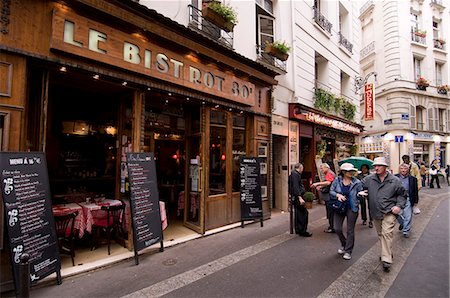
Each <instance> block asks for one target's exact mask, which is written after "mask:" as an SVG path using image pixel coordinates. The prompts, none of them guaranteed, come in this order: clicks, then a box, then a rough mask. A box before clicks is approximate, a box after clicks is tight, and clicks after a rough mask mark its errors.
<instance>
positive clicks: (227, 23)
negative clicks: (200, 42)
mask: <svg viewBox="0 0 450 298" xmlns="http://www.w3.org/2000/svg"><path fill="white" fill-rule="evenodd" d="M202 16H203V18H205V19H206V20H208V21H210V22H211V23H213V24H214V25H216V26H217V27H219V28H220V29H222V30H224V31H226V32H231V31H233V29H234V26H235V25H236V24H237V13H236V11H235V10H234V9H233V8H232V7H231V6H228V5H224V4H222V3H220V2H217V1H212V2H209V3H204V4H203V8H202Z"/></svg>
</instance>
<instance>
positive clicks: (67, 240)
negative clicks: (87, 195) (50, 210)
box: [55, 211, 78, 266]
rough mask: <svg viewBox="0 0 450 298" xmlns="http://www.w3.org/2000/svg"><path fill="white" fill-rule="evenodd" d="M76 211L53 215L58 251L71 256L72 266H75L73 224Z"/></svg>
mask: <svg viewBox="0 0 450 298" xmlns="http://www.w3.org/2000/svg"><path fill="white" fill-rule="evenodd" d="M77 215H78V211H75V212H72V213H69V214H66V215H55V226H56V236H57V238H58V245H59V252H60V253H61V254H67V255H70V256H71V257H72V266H75V246H74V244H73V240H74V238H75V234H74V225H75V217H77Z"/></svg>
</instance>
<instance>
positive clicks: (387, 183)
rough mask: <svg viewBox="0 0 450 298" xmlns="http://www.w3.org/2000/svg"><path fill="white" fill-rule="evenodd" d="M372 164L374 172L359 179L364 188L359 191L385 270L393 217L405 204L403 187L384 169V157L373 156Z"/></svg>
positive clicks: (386, 270) (390, 259)
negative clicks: (366, 197) (373, 226)
mask: <svg viewBox="0 0 450 298" xmlns="http://www.w3.org/2000/svg"><path fill="white" fill-rule="evenodd" d="M373 166H374V167H375V173H374V174H371V175H369V176H367V177H366V178H364V179H363V180H362V185H363V188H364V189H365V190H364V191H362V192H360V195H367V196H368V202H369V210H370V212H371V214H372V216H373V219H374V225H375V228H376V230H377V234H378V239H379V240H380V245H381V261H382V264H383V269H384V271H385V272H388V271H389V270H390V268H391V264H392V256H393V255H392V239H393V236H394V227H395V223H396V221H397V220H396V217H397V216H398V214H400V212H401V210H402V209H403V208H404V207H405V204H406V190H405V188H404V187H403V185H402V183H401V182H400V180H399V179H398V178H397V177H395V176H394V175H392V174H391V173H389V172H388V171H387V167H388V164H387V162H386V159H385V158H384V157H376V158H375V159H374V162H373Z"/></svg>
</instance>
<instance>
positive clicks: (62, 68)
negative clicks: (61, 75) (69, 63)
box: [59, 66, 67, 72]
mask: <svg viewBox="0 0 450 298" xmlns="http://www.w3.org/2000/svg"><path fill="white" fill-rule="evenodd" d="M59 71H60V72H67V68H66V67H65V66H61V67H60V68H59Z"/></svg>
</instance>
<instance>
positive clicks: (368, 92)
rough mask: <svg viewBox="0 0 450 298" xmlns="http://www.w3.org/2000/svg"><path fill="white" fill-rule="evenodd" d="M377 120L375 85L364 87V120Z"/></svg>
mask: <svg viewBox="0 0 450 298" xmlns="http://www.w3.org/2000/svg"><path fill="white" fill-rule="evenodd" d="M374 118H375V88H374V85H373V84H365V85H364V120H366V121H368V120H373V119H374Z"/></svg>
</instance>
